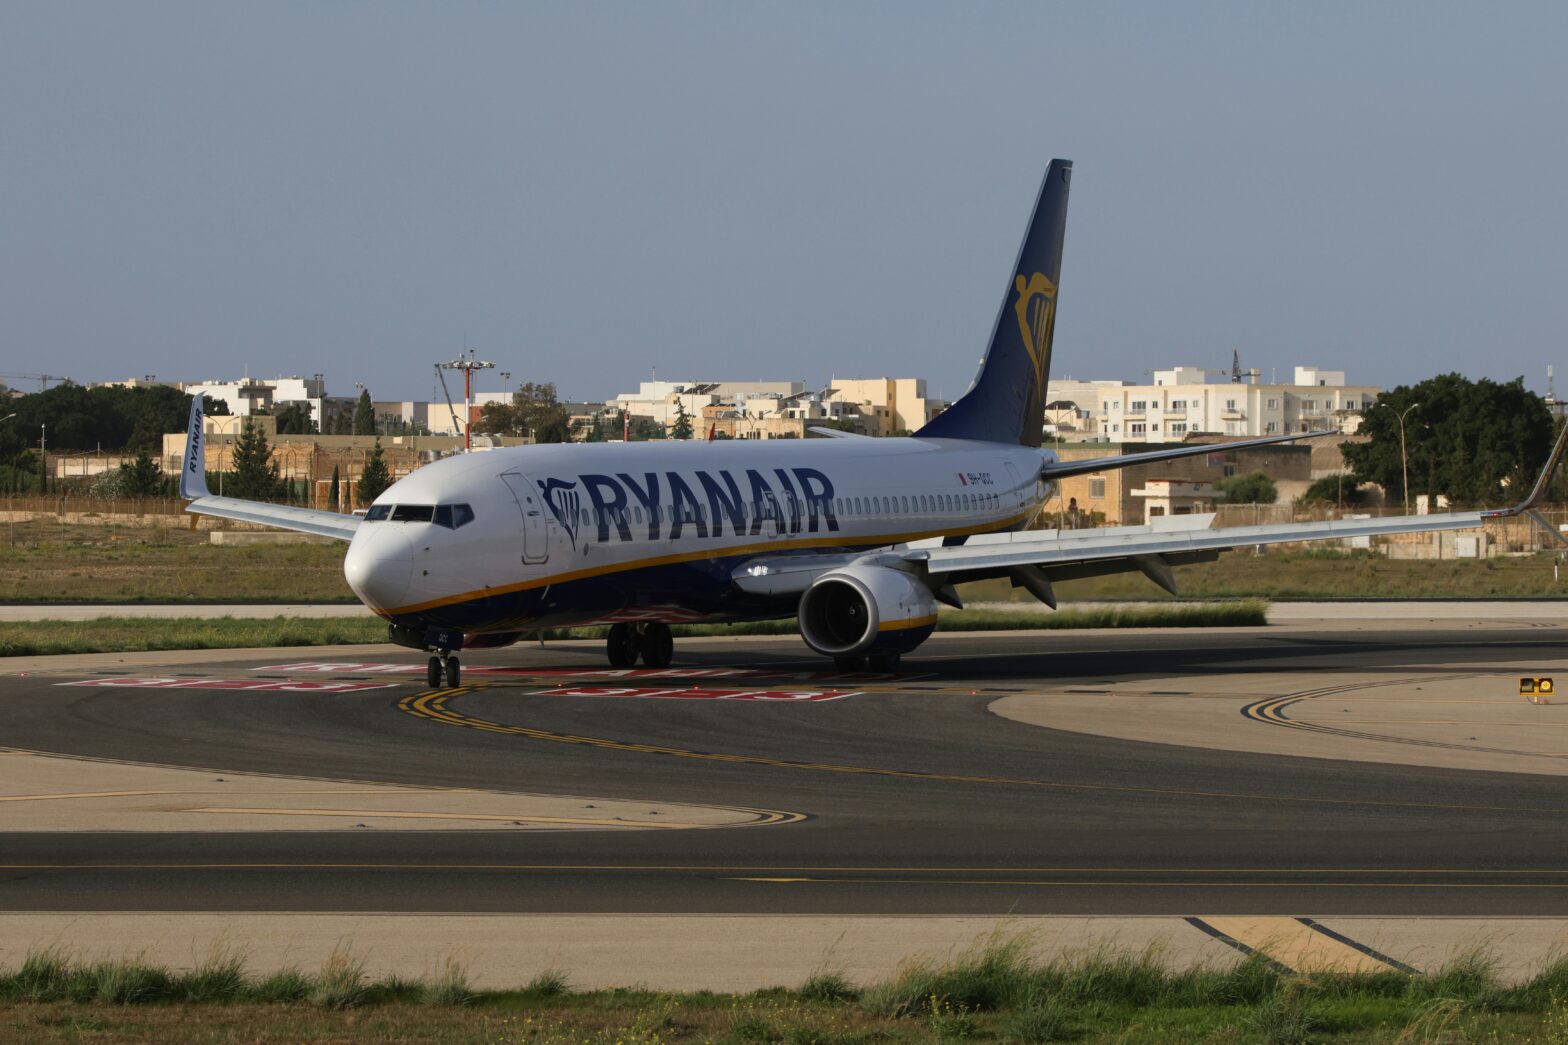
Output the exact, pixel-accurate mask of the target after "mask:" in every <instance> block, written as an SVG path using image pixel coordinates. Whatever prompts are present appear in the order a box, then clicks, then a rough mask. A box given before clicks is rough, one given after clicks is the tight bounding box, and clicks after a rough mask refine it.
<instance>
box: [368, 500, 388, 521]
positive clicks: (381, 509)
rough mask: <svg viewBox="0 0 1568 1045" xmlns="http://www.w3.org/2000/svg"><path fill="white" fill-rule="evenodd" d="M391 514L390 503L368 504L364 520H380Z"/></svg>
mask: <svg viewBox="0 0 1568 1045" xmlns="http://www.w3.org/2000/svg"><path fill="white" fill-rule="evenodd" d="M391 514H392V506H391V505H390V504H373V505H371V506H370V510H369V511H367V512H366V513H365V521H366V522H380V521H381V520H382V519H385V518H386V517H387V516H389V515H391Z"/></svg>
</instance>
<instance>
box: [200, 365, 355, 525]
mask: <svg viewBox="0 0 1568 1045" xmlns="http://www.w3.org/2000/svg"><path fill="white" fill-rule="evenodd" d="M185 435H186V438H185V466H184V467H183V468H181V469H180V496H181V497H186V498H189V499H190V502H191V503H190V504H188V505H186V506H185V510H186V511H188V512H194V513H195V514H197V515H212V516H216V517H218V518H220V519H236V520H239V521H240V522H249V523H260V524H261V525H263V526H274V527H277V528H278V529H280V530H294V531H295V532H297V533H312V534H315V535H316V536H318V537H332V538H335V539H336V540H340V541H348V540H353V538H354V531H355V530H356V529H358V528H359V522H360V519H359V516H357V515H339V514H338V513H337V512H319V511H315V510H314V509H311V508H296V507H294V506H292V505H287V504H267V503H265V502H263V501H247V500H244V499H242V498H239V497H214V496H213V495H212V494H211V493H209V492H208V490H207V448H206V439H205V436H204V433H203V431H202V397H201V396H200V395H195V396H192V397H191V418H190V423H189V427H188V428H187V429H186V433H185Z"/></svg>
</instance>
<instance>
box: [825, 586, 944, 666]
mask: <svg viewBox="0 0 1568 1045" xmlns="http://www.w3.org/2000/svg"><path fill="white" fill-rule="evenodd" d="M798 612H799V616H800V635H801V638H803V639H805V640H806V645H808V646H810V647H811V648H812V649H814V650H816V651H817V652H818V653H821V654H824V655H826V656H829V657H849V656H858V655H861V654H874V653H908V652H909V651H910V650H912V649H914V648H915V647H916V646H918V645H920V644H921V643H922V642H924V641H925V640H926V639H927V638H928V637H930V635H931V632H932V631H934V630H936V600H935V599H934V598H932V596H931V590H930V589H929V588H927V587H926V586H925V584H923V583H922V582H921V581H920V579H919V578H918V577H915V576H912V575H911V574H908V573H905V572H904V571H903V570H895V569H891V568H889V567H887V566H870V565H853V566H845V567H843V568H842V569H837V570H832V571H830V572H828V573H824V574H823V575H822V576H820V577H818V578H817V579H816V580H815V581H814V582H812V585H811V587H809V588H807V589H806V591H805V593H804V594H802V595H801V597H800V609H799V611H798Z"/></svg>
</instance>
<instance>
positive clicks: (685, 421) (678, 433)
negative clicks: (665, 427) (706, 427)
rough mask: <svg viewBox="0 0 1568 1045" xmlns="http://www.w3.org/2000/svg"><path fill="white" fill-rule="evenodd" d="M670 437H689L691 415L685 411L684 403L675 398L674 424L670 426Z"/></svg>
mask: <svg viewBox="0 0 1568 1045" xmlns="http://www.w3.org/2000/svg"><path fill="white" fill-rule="evenodd" d="M670 438H671V439H690V438H691V415H689V414H687V413H686V404H685V403H683V402H682V401H681V400H679V399H677V400H675V424H674V425H672V426H671V427H670Z"/></svg>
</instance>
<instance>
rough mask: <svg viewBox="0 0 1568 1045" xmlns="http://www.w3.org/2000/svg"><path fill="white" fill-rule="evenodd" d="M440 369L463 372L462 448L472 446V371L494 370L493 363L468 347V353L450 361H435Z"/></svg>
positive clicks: (465, 448)
mask: <svg viewBox="0 0 1568 1045" xmlns="http://www.w3.org/2000/svg"><path fill="white" fill-rule="evenodd" d="M436 366H438V367H440V368H441V369H442V370H461V371H462V372H463V449H464V450H472V449H473V448H474V436H473V429H474V407H473V399H474V371H475V370H494V369H495V364H494V363H491V362H487V361H486V360H483V359H478V358H475V355H474V350H473V349H471V348H470V349H469V350H468V355H467V356H466V357H464V356H458V357H457V358H456V359H454V360H452V361H451V362H450V363H437V364H436Z"/></svg>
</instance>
